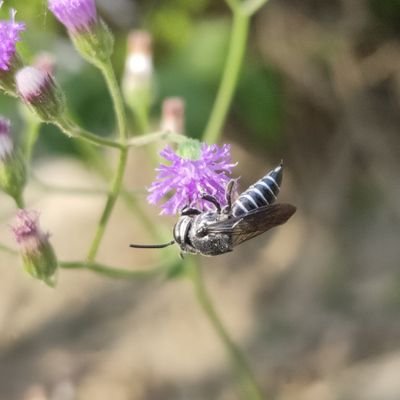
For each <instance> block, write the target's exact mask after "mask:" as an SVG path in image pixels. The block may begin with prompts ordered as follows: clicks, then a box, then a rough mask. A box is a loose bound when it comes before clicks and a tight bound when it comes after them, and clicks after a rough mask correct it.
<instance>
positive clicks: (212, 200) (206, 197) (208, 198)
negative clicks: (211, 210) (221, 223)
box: [201, 193, 221, 213]
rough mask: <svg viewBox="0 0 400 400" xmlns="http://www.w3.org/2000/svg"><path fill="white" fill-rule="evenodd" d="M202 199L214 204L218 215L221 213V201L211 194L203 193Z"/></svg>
mask: <svg viewBox="0 0 400 400" xmlns="http://www.w3.org/2000/svg"><path fill="white" fill-rule="evenodd" d="M201 198H202V199H203V200H206V201H208V202H210V203H212V204H214V206H215V207H216V208H217V211H218V213H221V204H219V201H218V200H217V199H216V198H215V197H214V196H211V195H210V194H205V193H203V194H202V195H201Z"/></svg>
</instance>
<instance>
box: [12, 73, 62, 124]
mask: <svg viewBox="0 0 400 400" xmlns="http://www.w3.org/2000/svg"><path fill="white" fill-rule="evenodd" d="M15 80H16V84H17V91H18V94H19V95H20V97H21V99H22V101H23V102H24V103H25V104H27V105H28V106H29V108H30V109H31V110H32V111H34V112H35V113H36V114H37V115H38V116H39V118H40V119H42V120H43V121H46V122H54V121H57V120H59V119H60V118H61V117H62V116H63V114H64V111H65V99H64V94H63V92H62V91H61V89H60V88H59V86H58V85H57V84H56V82H55V80H54V79H53V77H52V76H51V75H50V74H49V73H47V72H46V71H43V70H40V69H38V68H34V67H25V68H22V69H21V70H19V71H18V72H17V75H16V76H15Z"/></svg>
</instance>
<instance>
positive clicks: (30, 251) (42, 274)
mask: <svg viewBox="0 0 400 400" xmlns="http://www.w3.org/2000/svg"><path fill="white" fill-rule="evenodd" d="M11 229H12V231H13V232H14V236H15V240H16V241H17V243H18V245H19V247H20V252H21V256H22V260H23V263H24V267H25V270H26V271H27V272H28V273H29V274H30V275H32V276H33V277H34V278H37V279H40V280H43V281H44V282H45V283H47V284H48V285H49V286H54V284H55V272H56V270H57V259H56V256H55V253H54V250H53V248H52V246H51V244H50V242H49V234H48V233H45V232H43V231H42V230H41V228H40V226H39V214H38V212H36V211H28V210H19V211H18V212H17V215H16V218H15V222H14V225H13V226H12V227H11Z"/></svg>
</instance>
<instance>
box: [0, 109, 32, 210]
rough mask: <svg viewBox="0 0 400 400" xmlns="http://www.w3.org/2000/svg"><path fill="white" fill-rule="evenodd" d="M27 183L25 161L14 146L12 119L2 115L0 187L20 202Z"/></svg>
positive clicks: (0, 129) (0, 120)
mask: <svg viewBox="0 0 400 400" xmlns="http://www.w3.org/2000/svg"><path fill="white" fill-rule="evenodd" d="M25 183H26V168H25V163H24V160H23V158H22V155H21V153H20V152H19V151H18V149H16V148H15V146H14V142H13V139H12V136H11V124H10V121H9V120H8V119H6V118H2V117H1V116H0V188H1V189H2V190H3V191H4V192H6V193H7V194H9V195H10V196H11V197H13V198H14V199H15V200H16V202H17V203H20V200H21V198H22V192H23V190H24V187H25Z"/></svg>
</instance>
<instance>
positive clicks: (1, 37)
mask: <svg viewBox="0 0 400 400" xmlns="http://www.w3.org/2000/svg"><path fill="white" fill-rule="evenodd" d="M1 4H2V2H0V6H1ZM15 13H16V11H15V10H11V19H10V20H9V21H0V70H1V71H8V70H9V68H10V64H11V63H12V60H13V58H14V56H15V53H16V48H15V45H16V43H17V42H18V41H19V40H20V33H21V32H22V31H23V30H24V29H25V24H23V23H21V22H15Z"/></svg>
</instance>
